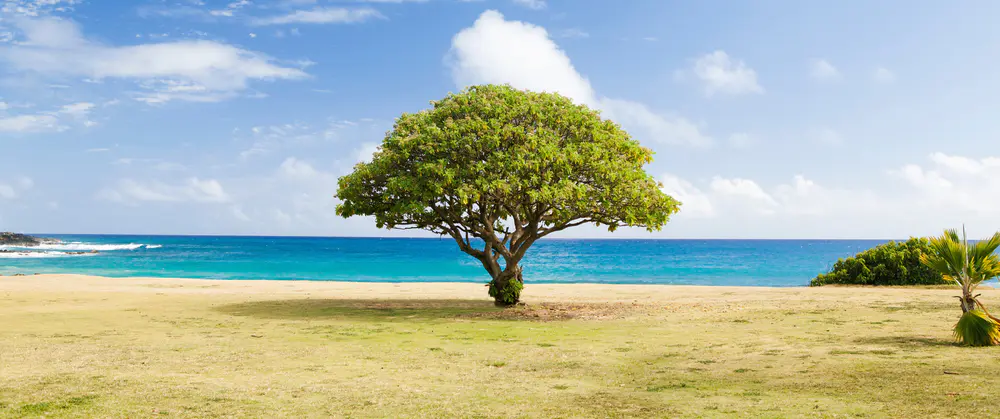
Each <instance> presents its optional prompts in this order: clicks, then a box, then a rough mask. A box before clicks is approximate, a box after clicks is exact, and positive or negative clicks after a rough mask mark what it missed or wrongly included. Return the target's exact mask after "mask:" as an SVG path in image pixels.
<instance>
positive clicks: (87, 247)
mask: <svg viewBox="0 0 1000 419" xmlns="http://www.w3.org/2000/svg"><path fill="white" fill-rule="evenodd" d="M143 247H145V248H147V249H159V248H161V247H163V246H162V245H158V244H152V245H150V244H142V243H129V244H95V243H82V242H70V243H46V244H40V245H38V246H31V247H22V246H0V249H32V250H61V251H66V252H88V251H91V250H96V251H98V252H111V251H115V250H136V249H140V248H143Z"/></svg>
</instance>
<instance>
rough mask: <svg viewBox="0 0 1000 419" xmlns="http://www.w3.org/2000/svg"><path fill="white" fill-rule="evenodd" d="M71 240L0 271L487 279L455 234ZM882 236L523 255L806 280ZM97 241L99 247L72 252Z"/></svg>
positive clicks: (530, 261)
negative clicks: (435, 236) (428, 236)
mask: <svg viewBox="0 0 1000 419" xmlns="http://www.w3.org/2000/svg"><path fill="white" fill-rule="evenodd" d="M47 237H56V238H59V239H62V240H63V241H64V242H65V243H63V244H59V245H51V246H43V247H42V248H34V249H16V248H9V247H8V248H3V247H2V246H0V249H5V250H13V251H14V252H5V253H0V274H5V275H11V274H15V273H24V274H32V273H83V274H92V275H102V276H110V277H126V276H151V277H183V278H210V279H307V280H332V281H376V282H484V283H485V282H486V281H487V280H488V277H487V276H486V274H485V271H484V270H483V268H482V265H480V264H479V262H478V261H476V260H475V259H473V258H472V257H470V256H467V255H465V254H464V253H462V252H460V251H459V250H458V248H457V246H456V245H455V243H454V242H453V241H451V239H399V238H392V239H389V238H383V239H380V238H308V237H193V236H58V235H56V236H47ZM883 242H884V241H878V240H546V241H542V242H539V243H536V244H535V246H533V247H532V249H531V250H530V251H529V253H528V256H527V258H526V261H525V262H524V272H525V280H526V281H528V282H548V283H614V284H701V285H753V286H804V285H808V284H809V280H810V279H812V278H813V277H815V276H816V275H817V274H819V273H821V272H824V271H826V270H828V269H829V268H830V267H831V266H832V265H833V263H834V262H836V261H837V259H838V258H840V257H846V256H851V255H853V254H855V253H857V252H858V251H860V250H864V249H867V248H870V247H873V246H875V245H877V244H879V243H883ZM90 250H98V251H99V253H97V254H84V255H69V254H67V253H66V252H72V251H90Z"/></svg>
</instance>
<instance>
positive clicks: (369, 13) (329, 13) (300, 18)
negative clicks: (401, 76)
mask: <svg viewBox="0 0 1000 419" xmlns="http://www.w3.org/2000/svg"><path fill="white" fill-rule="evenodd" d="M384 18H385V16H383V15H382V14H381V13H379V12H378V11H377V10H375V9H370V8H362V9H348V8H343V7H327V8H316V9H312V10H296V11H294V12H291V13H289V14H286V15H280V16H271V17H266V18H259V19H254V20H253V21H252V23H253V24H254V25H258V26H267V25H287V24H292V23H302V24H323V23H361V22H365V21H368V20H371V19H384Z"/></svg>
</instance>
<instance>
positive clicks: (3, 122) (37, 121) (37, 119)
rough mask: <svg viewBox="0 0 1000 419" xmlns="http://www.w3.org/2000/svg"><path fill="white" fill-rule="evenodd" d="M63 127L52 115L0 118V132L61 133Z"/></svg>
mask: <svg viewBox="0 0 1000 419" xmlns="http://www.w3.org/2000/svg"><path fill="white" fill-rule="evenodd" d="M64 129H65V127H64V126H62V125H60V124H59V119H58V118H56V117H55V116H52V115H43V114H38V115H17V116H0V132H8V133H36V132H53V131H62V130H64Z"/></svg>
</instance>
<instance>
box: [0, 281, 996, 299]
mask: <svg viewBox="0 0 1000 419" xmlns="http://www.w3.org/2000/svg"><path fill="white" fill-rule="evenodd" d="M980 290H981V291H982V293H983V297H984V298H986V299H1000V290H997V289H995V288H991V287H988V286H983V287H981V288H980ZM957 291H958V290H957V289H955V288H952V287H948V286H942V287H939V288H937V287H934V288H932V287H861V286H857V287H855V286H826V287H808V286H802V287H766V286H729V285H672V284H597V283H574V284H553V283H530V282H529V283H528V284H526V285H525V288H524V294H523V298H522V300H523V301H524V302H526V303H532V302H593V303H602V302H603V303H621V302H628V303H652V304H657V303H667V302H675V303H677V302H708V301H721V300H725V301H734V300H740V301H752V300H771V299H778V300H785V299H821V300H826V299H855V298H864V299H871V298H872V296H874V295H884V296H886V297H891V298H899V297H904V296H911V297H917V296H926V297H950V296H951V295H953V294H955V293H956V292H957ZM0 292H32V293H65V292H116V293H117V292H123V293H150V292H152V293H161V294H227V295H233V294H242V295H246V296H260V295H272V296H275V297H276V298H287V297H300V298H317V297H322V298H332V299H371V300H380V299H460V300H482V301H492V299H491V298H490V297H489V296H488V295H487V293H486V286H485V284H484V283H472V282H347V281H309V280H268V279H249V280H237V279H233V280H230V279H195V278H157V277H103V276H93V275H80V274H39V275H24V276H0Z"/></svg>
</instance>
